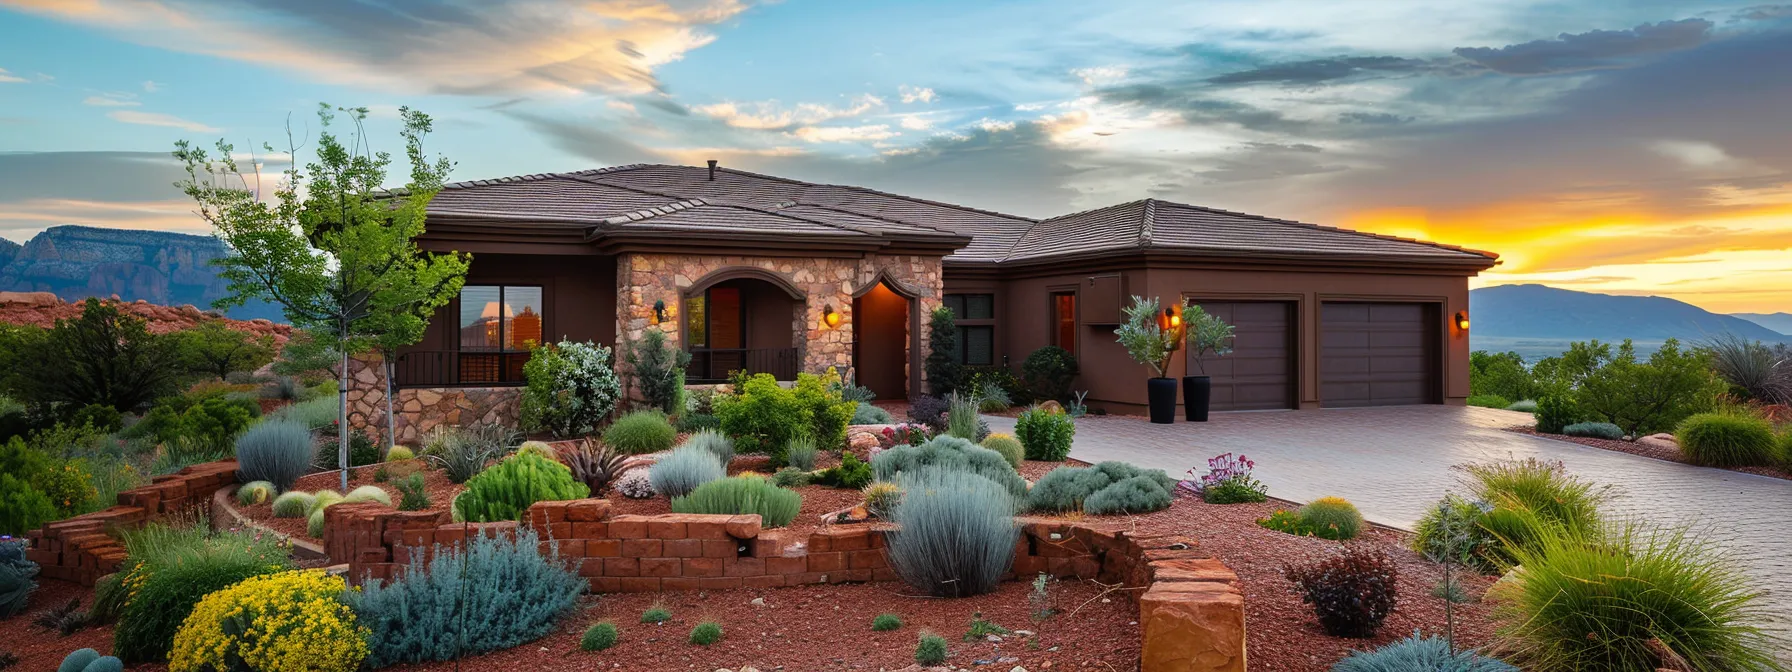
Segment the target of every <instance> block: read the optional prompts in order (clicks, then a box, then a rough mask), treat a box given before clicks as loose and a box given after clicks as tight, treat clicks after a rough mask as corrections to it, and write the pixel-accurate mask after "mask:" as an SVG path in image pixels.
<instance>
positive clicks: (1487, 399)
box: [1468, 394, 1512, 408]
mask: <svg viewBox="0 0 1792 672" xmlns="http://www.w3.org/2000/svg"><path fill="white" fill-rule="evenodd" d="M1468 405H1470V406H1479V407H1481V408H1505V407H1507V406H1511V405H1512V400H1511V399H1507V398H1505V397H1502V396H1500V395H1497V394H1471V395H1469V397H1468Z"/></svg>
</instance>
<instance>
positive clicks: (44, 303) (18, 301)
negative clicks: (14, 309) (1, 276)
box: [0, 292, 62, 308]
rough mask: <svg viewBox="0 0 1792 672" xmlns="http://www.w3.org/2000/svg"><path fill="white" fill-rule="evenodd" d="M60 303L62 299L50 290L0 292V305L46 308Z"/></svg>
mask: <svg viewBox="0 0 1792 672" xmlns="http://www.w3.org/2000/svg"><path fill="white" fill-rule="evenodd" d="M61 303H62V299H60V298H57V296H56V295H55V294H53V293H51V292H0V305H8V306H36V307H43V308H47V307H50V306H55V305H59V304H61Z"/></svg>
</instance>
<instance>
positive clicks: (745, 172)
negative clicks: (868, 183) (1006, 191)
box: [716, 166, 1039, 222]
mask: <svg viewBox="0 0 1792 672" xmlns="http://www.w3.org/2000/svg"><path fill="white" fill-rule="evenodd" d="M716 170H718V171H725V172H730V173H736V174H739V175H746V176H748V177H756V178H759V179H762V180H772V181H775V182H785V183H789V184H800V185H803V186H810V187H833V188H835V189H845V190H847V191H856V192H859V193H863V194H875V195H877V196H884V197H888V198H896V199H901V200H904V201H911V202H914V203H925V204H927V205H934V206H939V207H942V208H951V209H953V210H962V211H965V212H974V213H977V214H980V215H989V216H992V217H1001V218H1003V219H1012V220H1017V221H1022V222H1037V221H1039V220H1037V219H1033V218H1032V217H1022V216H1020V215H1010V214H1008V213H1005V212H997V211H995V210H985V209H983V208H973V207H971V206H968V205H959V204H957V203H947V202H945V201H935V200H930V199H925V198H920V197H916V196H908V195H904V194H893V193H890V192H887V191H879V190H876V189H872V188H870V187H860V186H855V185H850V184H832V183H828V182H806V181H803V180H798V179H794V178H789V177H779V176H777V175H766V174H763V173H755V172H752V171H749V170H740V169H738V168H723V167H720V166H718V167H717V168H716Z"/></svg>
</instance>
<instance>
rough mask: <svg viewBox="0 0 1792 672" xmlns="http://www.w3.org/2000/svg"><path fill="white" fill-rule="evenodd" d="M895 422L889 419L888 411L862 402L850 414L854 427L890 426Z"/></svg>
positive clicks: (891, 418)
mask: <svg viewBox="0 0 1792 672" xmlns="http://www.w3.org/2000/svg"><path fill="white" fill-rule="evenodd" d="M895 422H896V419H895V418H893V417H890V412H889V411H886V410H884V409H881V408H878V407H876V406H873V405H871V404H867V403H863V402H861V403H860V404H859V407H858V408H856V409H854V410H853V412H852V424H855V425H890V424H895Z"/></svg>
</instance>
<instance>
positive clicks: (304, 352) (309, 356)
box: [274, 329, 342, 385]
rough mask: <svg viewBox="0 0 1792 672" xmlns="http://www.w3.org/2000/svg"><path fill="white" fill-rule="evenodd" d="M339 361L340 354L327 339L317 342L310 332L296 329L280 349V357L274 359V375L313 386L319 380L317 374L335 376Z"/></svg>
mask: <svg viewBox="0 0 1792 672" xmlns="http://www.w3.org/2000/svg"><path fill="white" fill-rule="evenodd" d="M341 360H342V354H341V353H339V352H337V351H336V348H335V346H332V345H331V344H330V343H329V342H328V339H325V340H318V339H317V338H316V337H314V336H312V335H311V332H308V331H305V330H304V329H296V330H294V331H293V334H292V338H290V339H287V341H286V346H285V347H283V348H280V356H279V357H277V358H275V359H274V373H277V374H280V375H282V376H296V377H299V378H302V379H304V380H305V382H306V384H308V385H315V384H317V383H318V382H319V380H320V378H319V377H318V374H320V373H329V374H330V375H335V371H336V365H337V363H338V362H340V361H341Z"/></svg>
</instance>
